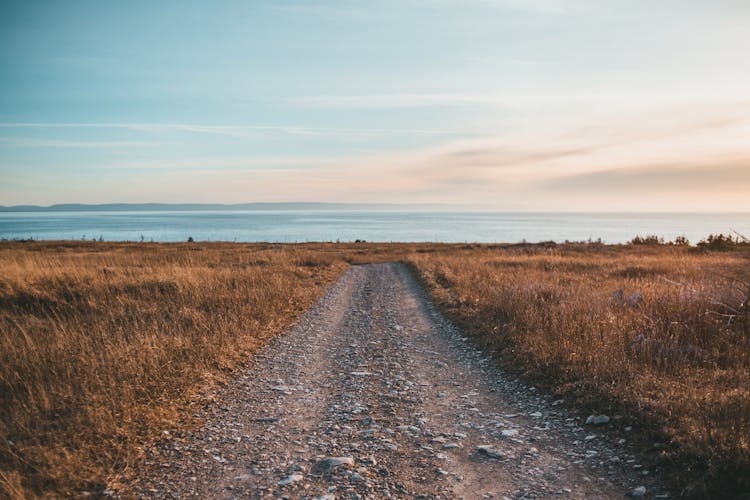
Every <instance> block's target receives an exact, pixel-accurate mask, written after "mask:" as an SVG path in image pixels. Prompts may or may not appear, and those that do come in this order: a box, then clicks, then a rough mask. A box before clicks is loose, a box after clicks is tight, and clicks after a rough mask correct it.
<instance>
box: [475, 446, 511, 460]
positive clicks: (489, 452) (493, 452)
mask: <svg viewBox="0 0 750 500" xmlns="http://www.w3.org/2000/svg"><path fill="white" fill-rule="evenodd" d="M477 453H479V454H481V455H486V456H488V457H490V458H503V457H504V456H505V454H504V453H503V452H502V451H500V450H497V449H495V448H493V447H492V446H490V445H488V444H483V445H480V446H477Z"/></svg>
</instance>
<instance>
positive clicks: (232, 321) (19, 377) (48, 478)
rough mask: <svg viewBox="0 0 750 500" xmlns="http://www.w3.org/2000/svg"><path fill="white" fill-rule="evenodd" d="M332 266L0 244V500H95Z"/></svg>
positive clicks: (285, 259) (307, 256) (214, 249)
mask: <svg viewBox="0 0 750 500" xmlns="http://www.w3.org/2000/svg"><path fill="white" fill-rule="evenodd" d="M345 266H346V264H345V263H344V262H343V261H342V259H341V258H340V257H339V256H338V255H337V254H334V253H330V252H329V253H321V252H316V251H313V250H306V249H305V248H303V247H294V246H281V247H279V246H270V245H229V244H200V245H198V244H195V245H191V244H171V245H159V244H113V245H110V244H105V243H2V244H0V496H3V495H2V492H3V491H4V492H5V493H6V494H7V495H9V496H10V497H17V498H23V497H28V496H36V495H43V494H55V495H74V494H77V493H78V492H80V491H84V490H88V491H100V490H101V489H102V488H103V487H104V486H105V479H106V478H107V476H108V475H109V474H111V473H113V472H114V471H118V470H123V469H125V468H126V467H127V466H128V464H129V463H130V461H131V460H132V459H133V458H134V457H135V456H136V455H137V453H138V449H139V446H140V445H141V444H142V443H143V442H144V441H146V440H148V439H149V438H151V437H153V436H155V435H158V433H159V432H160V431H161V430H162V429H166V428H168V427H169V426H170V425H171V424H174V423H175V422H176V421H178V420H179V418H180V417H179V413H178V411H177V410H178V408H179V406H180V403H181V402H184V401H185V400H186V399H187V398H188V396H190V395H191V394H193V393H194V392H195V391H196V390H197V389H199V388H200V387H201V386H204V385H205V384H207V383H210V382H211V381H212V380H215V379H216V378H217V377H221V375H222V373H225V372H227V371H228V370H230V369H232V368H233V367H235V366H237V364H238V363H240V362H242V361H243V360H246V359H247V354H248V353H250V352H252V351H253V350H254V349H256V348H257V347H258V346H259V345H261V344H262V343H263V342H264V341H265V340H266V339H267V338H268V337H269V336H271V335H273V334H275V333H277V332H279V331H280V330H282V329H283V328H284V327H285V326H287V325H289V324H290V323H291V322H292V321H294V320H295V319H296V318H297V317H298V315H299V314H300V313H301V312H303V311H304V310H305V309H306V308H307V307H309V306H310V305H311V304H312V303H313V302H314V301H315V300H316V299H317V298H318V297H319V295H320V294H321V292H322V289H323V287H324V286H325V285H327V284H329V283H331V282H332V281H333V280H334V279H335V278H337V277H338V276H339V275H340V274H341V272H342V271H343V269H344V268H345Z"/></svg>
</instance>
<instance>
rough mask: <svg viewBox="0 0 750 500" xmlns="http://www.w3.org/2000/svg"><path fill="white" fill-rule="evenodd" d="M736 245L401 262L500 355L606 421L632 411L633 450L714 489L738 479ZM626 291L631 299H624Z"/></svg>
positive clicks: (742, 288)
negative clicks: (638, 441) (638, 447)
mask: <svg viewBox="0 0 750 500" xmlns="http://www.w3.org/2000/svg"><path fill="white" fill-rule="evenodd" d="M748 257H749V256H748V254H747V252H746V251H745V252H742V251H739V252H718V253H717V252H699V251H696V250H695V249H688V248H684V247H668V246H657V247H645V248H638V247H624V248H617V247H606V246H599V245H588V246H564V247H560V246H548V247H543V246H535V247H531V246H517V247H497V248H492V247H487V246H483V247H477V248H475V249H471V250H461V251H457V250H454V251H452V252H435V253H415V254H413V255H412V256H410V257H409V258H408V261H409V263H410V264H411V265H412V266H413V267H414V268H415V269H416V271H417V273H418V274H419V275H420V276H421V278H422V280H423V281H424V282H425V283H426V285H427V287H428V289H429V290H430V291H431V294H432V295H433V297H434V299H435V301H436V302H437V303H438V304H439V305H440V306H441V307H442V308H443V309H444V310H445V311H446V312H447V313H448V314H449V315H450V316H451V317H452V319H454V320H455V321H456V322H458V323H459V324H461V325H463V326H465V327H466V328H465V331H466V332H467V333H469V334H471V335H473V336H474V339H475V340H476V342H477V343H479V344H480V345H482V346H483V347H484V348H486V349H488V350H490V351H492V352H493V353H495V354H496V355H497V356H498V359H500V360H501V362H503V363H504V364H505V366H506V367H509V368H511V369H520V370H521V371H522V372H523V373H525V374H526V375H527V376H529V377H530V378H532V379H533V380H536V381H538V382H541V383H543V384H545V385H547V386H548V387H551V388H552V389H553V390H554V391H556V392H557V393H559V394H566V395H568V396H569V398H570V399H575V400H576V401H577V404H578V405H579V406H580V407H581V408H582V409H583V410H587V411H591V412H595V411H603V412H607V413H609V414H619V415H621V416H623V418H622V419H621V420H617V421H615V422H614V423H613V424H612V426H611V427H617V426H620V427H623V426H625V425H631V424H632V423H633V422H635V423H636V425H637V426H638V427H639V428H640V429H641V430H642V432H641V433H639V435H640V436H641V437H642V438H643V439H644V441H645V443H642V444H646V445H647V447H646V450H645V452H646V453H647V454H649V455H651V458H652V459H653V460H654V461H655V462H657V463H659V464H661V466H662V467H666V469H667V470H671V471H672V472H673V473H674V476H673V477H675V478H677V479H678V480H679V481H680V484H678V485H677V486H678V487H680V488H681V492H682V494H684V495H693V496H703V495H707V496H713V497H717V498H718V497H720V496H722V494H727V495H731V494H736V493H739V492H748V491H750V338H749V337H748V319H747V310H748V305H747V299H748V294H749V293H750V290H749V289H748V288H747V287H748V283H750V265H749V264H750V260H749V259H748ZM619 289H621V290H622V291H623V293H622V295H620V293H619V292H615V291H616V290H619ZM612 292H615V293H614V295H613V294H612ZM636 292H638V293H639V294H641V295H642V300H639V299H638V298H637V297H633V300H632V304H631V303H629V301H628V300H627V299H628V298H629V297H630V296H631V295H632V294H633V293H636ZM621 297H624V299H625V300H621ZM654 441H658V444H657V445H656V446H654ZM670 464H671V466H670ZM670 467H671V468H670Z"/></svg>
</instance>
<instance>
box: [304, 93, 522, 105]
mask: <svg viewBox="0 0 750 500" xmlns="http://www.w3.org/2000/svg"><path fill="white" fill-rule="evenodd" d="M296 102H297V103H299V104H301V105H303V106H309V107H325V108H408V107H431V106H459V105H466V104H496V105H501V104H507V103H508V102H509V99H508V98H507V97H502V96H499V95H495V94H464V93H393V94H362V95H320V96H309V97H301V98H299V99H297V100H296Z"/></svg>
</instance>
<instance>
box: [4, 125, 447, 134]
mask: <svg viewBox="0 0 750 500" xmlns="http://www.w3.org/2000/svg"><path fill="white" fill-rule="evenodd" d="M0 128H4V129H66V128H67V129H86V128H89V129H122V130H133V131H138V132H150V133H163V132H190V133H195V134H213V135H225V136H231V137H242V136H244V135H245V134H247V133H250V132H276V133H283V134H290V135H310V134H403V133H410V134H428V135H433V134H434V135H447V134H455V133H456V132H455V131H453V130H445V129H421V128H398V127H394V128H385V127H381V128H367V127H363V128H358V127H307V126H299V125H207V124H194V123H54V122H50V123H43V122H5V123H0Z"/></svg>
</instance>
